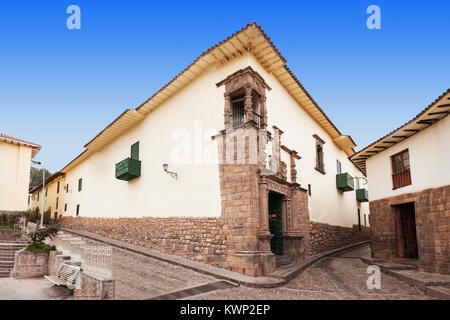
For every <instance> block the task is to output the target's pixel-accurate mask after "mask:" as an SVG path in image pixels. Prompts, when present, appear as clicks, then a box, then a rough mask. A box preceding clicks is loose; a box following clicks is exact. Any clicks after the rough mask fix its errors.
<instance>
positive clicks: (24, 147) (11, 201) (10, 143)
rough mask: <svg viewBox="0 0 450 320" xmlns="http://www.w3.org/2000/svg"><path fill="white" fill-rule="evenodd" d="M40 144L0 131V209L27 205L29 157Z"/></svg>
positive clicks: (11, 208) (19, 208) (21, 208)
mask: <svg viewBox="0 0 450 320" xmlns="http://www.w3.org/2000/svg"><path fill="white" fill-rule="evenodd" d="M40 149H41V146H39V145H37V144H35V143H32V142H28V141H25V140H21V139H18V138H14V137H11V136H8V135H6V134H2V133H0V176H1V179H0V211H24V210H26V209H27V207H28V202H27V201H28V189H29V185H30V168H31V159H33V158H34V156H35V155H36V153H38V151H39V150H40Z"/></svg>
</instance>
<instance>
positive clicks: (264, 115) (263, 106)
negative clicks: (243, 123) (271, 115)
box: [259, 96, 267, 130]
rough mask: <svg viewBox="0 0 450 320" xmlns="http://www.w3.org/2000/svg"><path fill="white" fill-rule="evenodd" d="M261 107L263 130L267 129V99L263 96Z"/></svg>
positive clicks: (260, 102)
mask: <svg viewBox="0 0 450 320" xmlns="http://www.w3.org/2000/svg"><path fill="white" fill-rule="evenodd" d="M259 105H260V108H261V129H263V130H266V129H267V109H266V97H265V96H261V99H260V101H259Z"/></svg>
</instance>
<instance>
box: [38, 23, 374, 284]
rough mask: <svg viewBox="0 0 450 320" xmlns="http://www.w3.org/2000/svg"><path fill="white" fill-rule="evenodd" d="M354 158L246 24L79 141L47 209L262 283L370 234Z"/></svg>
mask: <svg viewBox="0 0 450 320" xmlns="http://www.w3.org/2000/svg"><path fill="white" fill-rule="evenodd" d="M354 147H355V143H354V142H353V140H352V139H351V137H350V136H348V135H343V134H342V133H341V132H340V131H339V130H338V129H337V128H336V126H335V125H334V124H333V123H332V122H331V120H330V119H329V118H328V117H327V116H326V115H325V113H324V112H323V110H322V109H321V108H320V107H319V106H318V105H317V103H316V102H315V101H314V100H313V98H312V97H311V96H310V95H309V93H308V92H307V91H306V90H305V88H304V87H303V86H302V85H301V83H300V82H299V80H298V79H297V78H296V76H295V75H294V74H293V73H292V72H291V70H290V69H289V68H288V67H287V65H286V60H285V58H284V57H283V56H282V55H281V53H280V52H279V51H278V50H277V48H276V47H275V45H274V44H273V43H272V42H271V41H270V39H269V37H268V36H267V35H266V34H265V33H264V32H263V30H262V29H261V27H259V26H258V25H257V24H255V23H253V24H249V25H247V26H246V27H244V28H242V29H241V30H239V31H238V32H236V33H235V34H233V35H231V36H230V37H228V38H227V39H226V40H224V41H222V42H220V43H218V44H217V45H215V46H213V47H212V48H210V49H208V50H207V51H205V52H204V53H202V54H201V55H200V56H199V57H198V58H197V59H195V61H194V62H192V63H191V64H190V65H189V66H188V67H187V68H186V69H184V70H183V71H182V72H181V73H180V74H178V75H177V76H176V77H175V78H173V79H172V80H171V81H170V82H169V83H167V84H166V85H165V86H164V87H162V88H161V89H160V90H159V91H158V92H156V93H155V94H154V95H153V96H151V97H150V98H149V99H148V100H147V101H145V102H144V103H143V104H142V105H140V106H139V107H137V108H136V109H129V110H126V111H125V112H123V113H122V114H121V115H120V116H119V117H118V118H117V119H116V120H114V121H113V122H112V123H111V124H110V125H108V126H107V127H106V128H105V129H104V130H103V131H101V132H100V133H99V134H98V135H97V136H96V137H94V138H93V139H92V140H91V141H89V142H88V143H87V144H86V145H85V150H84V151H83V152H82V153H81V154H80V155H79V156H78V157H77V158H75V159H74V160H73V161H71V162H70V163H69V164H67V165H66V166H65V167H64V168H63V169H61V170H60V173H59V174H58V175H59V176H58V177H57V179H56V178H55V180H51V181H49V183H50V184H49V192H50V188H52V187H51V185H52V184H53V185H54V184H55V183H58V184H59V185H60V188H61V186H64V191H61V189H58V188H55V187H53V189H54V190H59V192H60V193H59V195H60V196H57V197H56V196H52V197H53V198H52V200H51V201H50V202H48V203H49V205H51V206H52V207H51V208H52V209H51V210H52V213H51V215H52V216H53V215H54V213H55V212H57V214H58V216H61V215H62V217H63V219H62V222H63V224H65V225H66V226H69V227H72V228H83V229H87V230H89V231H94V232H99V233H102V234H104V235H108V236H110V237H116V238H120V239H123V240H125V241H132V242H134V243H137V244H139V245H144V246H151V247H158V248H159V249H160V250H162V251H165V252H169V253H174V254H179V255H182V256H184V257H187V258H189V259H193V260H197V261H202V262H206V263H211V264H213V265H217V266H220V267H224V268H228V269H232V270H236V271H239V272H242V273H244V274H248V275H253V276H258V275H264V274H267V273H269V272H271V271H273V270H274V268H275V265H276V258H277V257H278V260H279V261H281V260H285V261H288V262H290V261H298V260H301V259H304V257H306V256H307V255H308V254H310V253H311V252H313V251H314V250H311V248H310V247H314V248H318V247H320V248H321V249H322V250H323V249H325V248H327V247H329V246H332V245H333V242H336V245H337V242H338V241H345V240H348V239H346V237H347V238H348V237H350V236H351V235H354V234H355V232H356V233H357V231H358V227H355V228H353V226H354V225H358V224H359V229H361V225H362V224H364V223H363V221H366V224H368V222H367V220H368V219H367V215H368V205H367V203H364V202H365V201H367V190H366V189H364V188H363V186H362V185H361V186H360V188H359V187H358V183H359V178H360V177H362V173H361V172H360V170H359V169H358V168H357V167H356V166H355V165H354V164H353V163H352V162H351V161H350V160H349V159H348V157H349V156H352V155H353V154H354V150H353V148H354ZM355 178H356V179H355ZM355 189H359V190H358V192H356V191H355ZM33 191H34V193H35V194H36V193H38V189H36V190H33ZM61 192H62V193H61ZM361 192H362V193H361ZM361 195H362V196H361ZM49 197H50V196H49ZM35 198H37V197H35ZM56 201H57V202H56ZM50 203H51V204H50ZM56 203H58V209H56V206H57V205H56ZM39 205H40V204H39V202H34V203H33V204H32V205H31V207H32V209H34V210H35V209H36V208H39ZM46 209H48V207H47V208H46ZM71 217H78V218H71ZM142 217H145V218H142ZM111 218H122V219H111ZM133 218H134V219H133ZM311 228H312V229H314V230H313V231H314V234H315V237H310V234H311V232H312V230H311ZM343 235H344V236H343ZM310 240H311V241H310Z"/></svg>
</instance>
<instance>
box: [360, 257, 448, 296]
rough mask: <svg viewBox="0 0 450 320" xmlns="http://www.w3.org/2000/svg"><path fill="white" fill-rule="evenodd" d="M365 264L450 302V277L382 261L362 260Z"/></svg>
mask: <svg viewBox="0 0 450 320" xmlns="http://www.w3.org/2000/svg"><path fill="white" fill-rule="evenodd" d="M361 260H362V261H363V262H364V263H367V264H369V265H370V264H373V265H377V266H379V267H380V270H381V271H382V272H384V273H385V274H387V275H390V276H393V277H395V278H397V279H398V280H400V281H403V282H406V283H408V284H410V285H412V286H415V287H417V288H419V289H420V290H422V291H424V292H425V294H427V295H428V296H430V297H433V298H439V299H444V300H450V276H449V275H445V274H440V273H430V272H423V271H418V270H417V267H416V266H414V265H410V264H402V263H393V262H388V261H384V260H381V259H373V258H361Z"/></svg>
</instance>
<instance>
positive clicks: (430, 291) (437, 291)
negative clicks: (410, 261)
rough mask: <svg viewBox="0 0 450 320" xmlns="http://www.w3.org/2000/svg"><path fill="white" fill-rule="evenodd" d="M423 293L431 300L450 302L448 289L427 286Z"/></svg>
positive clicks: (449, 290)
mask: <svg viewBox="0 0 450 320" xmlns="http://www.w3.org/2000/svg"><path fill="white" fill-rule="evenodd" d="M425 293H426V294H427V295H428V296H430V297H433V298H438V299H442V300H450V288H446V287H442V286H429V287H426V288H425Z"/></svg>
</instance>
